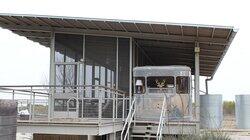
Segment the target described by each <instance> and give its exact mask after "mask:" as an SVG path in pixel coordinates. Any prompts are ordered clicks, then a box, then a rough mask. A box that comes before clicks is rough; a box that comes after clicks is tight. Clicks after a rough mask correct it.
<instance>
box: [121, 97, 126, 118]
mask: <svg viewBox="0 0 250 140" xmlns="http://www.w3.org/2000/svg"><path fill="white" fill-rule="evenodd" d="M125 111H126V109H125V95H124V94H123V96H122V121H124V116H125Z"/></svg>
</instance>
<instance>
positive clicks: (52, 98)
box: [48, 31, 55, 119]
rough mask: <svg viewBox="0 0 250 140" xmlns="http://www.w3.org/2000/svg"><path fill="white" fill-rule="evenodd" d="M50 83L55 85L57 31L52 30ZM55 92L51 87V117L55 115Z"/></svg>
mask: <svg viewBox="0 0 250 140" xmlns="http://www.w3.org/2000/svg"><path fill="white" fill-rule="evenodd" d="M49 85H55V32H54V31H52V32H51V38H50V74H49ZM54 92H55V88H54V87H50V95H49V106H48V110H49V112H48V116H49V119H50V118H52V117H53V111H54Z"/></svg>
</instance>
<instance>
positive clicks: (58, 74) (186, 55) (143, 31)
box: [0, 14, 237, 135]
mask: <svg viewBox="0 0 250 140" xmlns="http://www.w3.org/2000/svg"><path fill="white" fill-rule="evenodd" d="M0 27H2V28H4V29H8V30H11V31H12V32H13V33H15V34H18V35H20V36H24V37H26V38H27V39H29V40H32V41H34V42H38V43H39V44H41V45H43V46H45V47H49V48H50V78H49V80H50V82H49V85H48V86H45V87H46V88H45V89H46V90H47V91H46V100H47V106H48V107H47V108H46V109H47V116H46V120H42V119H40V120H39V119H38V120H36V119H35V118H34V117H32V114H33V115H34V111H32V104H33V106H34V105H35V104H36V101H34V100H35V99H37V98H36V97H35V95H38V94H40V93H38V92H37V91H36V92H35V90H34V88H36V86H27V85H26V86H25V85H24V86H20V87H21V88H23V87H26V88H27V87H28V88H29V89H28V92H29V93H30V100H29V102H30V108H29V109H30V111H29V112H30V116H29V119H28V120H25V121H24V120H20V121H18V128H19V129H18V131H20V132H25V131H28V129H29V131H32V132H34V133H36V132H38V131H40V132H43V133H49V132H52V129H53V131H56V130H57V131H58V132H54V133H56V134H61V133H62V132H63V130H64V129H65V128H66V127H67V129H71V127H72V128H73V127H74V129H71V130H72V133H73V130H74V132H76V133H77V134H80V133H81V134H84V133H85V132H83V129H85V126H86V129H88V130H89V131H90V130H91V132H92V133H93V134H95V135H102V134H108V133H111V132H112V131H113V132H118V131H121V129H122V126H123V122H124V119H125V118H126V115H127V112H128V110H129V105H131V102H132V98H133V82H132V70H133V68H134V67H137V66H167V65H185V66H188V67H190V68H191V70H192V75H193V77H194V82H193V83H192V85H193V88H194V92H193V93H192V94H193V97H194V100H193V103H194V110H195V112H194V114H193V121H192V122H189V124H187V125H186V126H187V130H188V129H189V126H191V127H192V128H194V129H195V132H194V133H198V132H199V120H200V113H199V111H200V109H199V106H200V100H199V94H200V90H199V84H200V81H199V77H200V76H207V77H211V78H212V77H213V76H214V75H215V73H216V70H217V69H218V67H219V65H220V63H221V61H222V59H223V57H224V55H225V54H226V52H227V49H228V48H229V46H230V43H231V42H232V40H233V38H234V36H235V34H236V32H237V31H236V30H235V29H234V28H233V27H228V26H215V25H196V24H179V23H162V22H148V21H128V20H113V19H93V18H79V17H57V16H39V15H13V14H0ZM20 87H18V88H20ZM38 87H40V88H41V87H42V86H38ZM4 88H9V89H7V90H10V91H11V90H12V91H15V89H13V88H16V86H9V87H8V86H2V87H1V89H2V90H6V89H4ZM26 90H27V89H26ZM39 90H40V89H39ZM17 92H20V91H17ZM21 92H23V91H21ZM14 94H15V92H13V99H14ZM32 100H33V102H32ZM88 100H91V101H90V102H89V101H88ZM119 102H121V103H119ZM84 103H86V104H84ZM87 104H91V105H92V107H93V108H92V111H89V110H88V111H89V115H87V116H84V115H86V114H88V113H86V112H85V113H84V107H85V106H86V105H87ZM111 104H112V105H111ZM105 105H106V106H105ZM109 105H111V106H109ZM104 107H108V108H109V110H110V111H111V112H109V113H107V112H106V111H104V112H103V111H102V108H104ZM119 107H120V108H121V113H119ZM86 110H87V109H86ZM97 112H98V113H97ZM105 113H106V114H107V116H108V119H107V118H105V117H104V116H103V114H105ZM119 115H120V116H119ZM92 117H95V119H93V118H92ZM64 118H74V121H73V123H72V122H70V121H69V120H70V119H64ZM86 118H88V119H86ZM89 118H92V119H89ZM60 119H61V121H60ZM62 119H64V120H63V121H62ZM61 123H63V124H65V127H64V126H61ZM102 124H103V125H102ZM183 124H186V123H183ZM66 125H67V126H66ZM173 126H175V124H174V123H173ZM45 127H46V128H48V129H44V128H45ZM106 127H109V128H108V129H107V128H106ZM54 128H56V129H54ZM92 128H93V131H92ZM50 129H51V131H50ZM59 131H60V132H59ZM69 132H71V131H69ZM86 132H88V131H86ZM92 133H91V134H92ZM187 133H188V131H187Z"/></svg>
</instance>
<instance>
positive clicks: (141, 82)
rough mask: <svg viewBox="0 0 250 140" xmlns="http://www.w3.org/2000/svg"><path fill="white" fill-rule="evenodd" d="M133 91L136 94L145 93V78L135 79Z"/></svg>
mask: <svg viewBox="0 0 250 140" xmlns="http://www.w3.org/2000/svg"><path fill="white" fill-rule="evenodd" d="M135 90H136V93H137V94H143V93H145V91H146V90H145V78H144V77H137V78H136V79H135Z"/></svg>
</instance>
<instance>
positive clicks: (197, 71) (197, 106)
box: [194, 42, 200, 133]
mask: <svg viewBox="0 0 250 140" xmlns="http://www.w3.org/2000/svg"><path fill="white" fill-rule="evenodd" d="M194 52H195V76H194V80H195V84H194V86H195V114H196V116H195V118H196V120H197V122H199V123H197V126H196V133H199V132H200V94H199V91H200V86H199V85H200V79H199V76H200V60H199V53H200V47H199V42H195V50H194Z"/></svg>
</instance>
